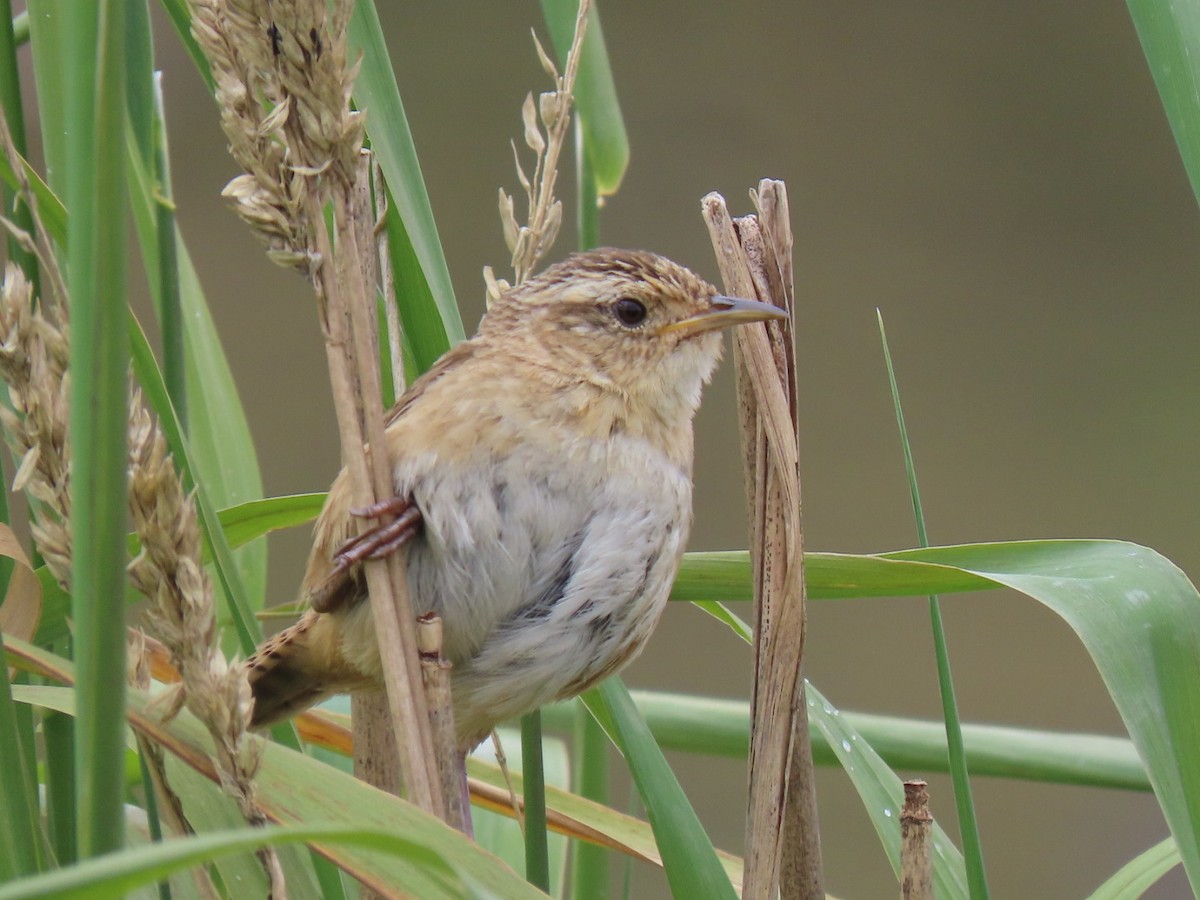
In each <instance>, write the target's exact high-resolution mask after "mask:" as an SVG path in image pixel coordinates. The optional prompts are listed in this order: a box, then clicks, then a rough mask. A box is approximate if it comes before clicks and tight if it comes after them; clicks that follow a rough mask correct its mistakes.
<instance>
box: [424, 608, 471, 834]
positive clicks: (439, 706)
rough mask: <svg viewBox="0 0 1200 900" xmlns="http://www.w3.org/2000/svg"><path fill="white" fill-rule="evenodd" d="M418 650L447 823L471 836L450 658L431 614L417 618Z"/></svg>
mask: <svg viewBox="0 0 1200 900" xmlns="http://www.w3.org/2000/svg"><path fill="white" fill-rule="evenodd" d="M417 650H418V652H419V653H420V654H421V679H422V682H423V683H424V685H425V697H426V699H427V700H428V701H429V721H430V729H431V731H432V732H433V748H434V751H435V753H436V756H437V762H438V777H439V778H440V779H441V782H442V796H444V797H445V798H446V824H447V825H449V826H450V827H452V828H457V829H458V830H459V831H461V832H463V833H464V834H466V835H468V836H469V835H471V833H472V831H471V812H470V810H469V809H468V808H467V792H466V791H465V790H464V787H465V784H464V779H465V777H466V770H465V769H464V768H463V765H462V761H461V760H460V758H459V754H458V743H457V742H456V740H455V736H454V704H453V702H452V699H451V694H450V670H451V668H452V666H451V664H450V661H449V660H447V659H446V658H445V657H444V656H442V620H441V618H440V617H439V616H437V615H435V614H434V613H426V614H425V615H423V616H421V617H419V618H418V619H417Z"/></svg>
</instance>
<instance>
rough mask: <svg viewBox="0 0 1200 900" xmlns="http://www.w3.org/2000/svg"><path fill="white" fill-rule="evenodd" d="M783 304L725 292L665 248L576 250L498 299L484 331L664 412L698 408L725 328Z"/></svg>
mask: <svg viewBox="0 0 1200 900" xmlns="http://www.w3.org/2000/svg"><path fill="white" fill-rule="evenodd" d="M785 316H786V313H785V312H784V311H783V310H782V309H779V308H778V307H775V306H772V305H770V304H766V303H759V302H757V301H753V300H740V299H734V298H729V297H722V296H720V295H719V294H718V293H717V291H716V288H714V287H713V286H712V285H710V284H709V283H708V282H706V281H704V279H702V278H700V277H699V276H697V275H695V274H693V273H692V272H690V271H689V270H687V269H685V268H684V267H683V266H680V265H677V264H676V263H673V262H671V261H670V260H668V259H665V258H663V257H661V256H656V255H655V254H652V253H644V252H640V251H632V250H614V249H602V250H594V251H590V252H588V253H577V254H574V255H572V256H570V257H568V258H567V259H565V260H564V261H563V262H560V263H558V264H556V265H553V266H551V267H549V268H548V269H546V270H545V271H543V272H542V273H540V274H539V275H536V276H534V277H533V278H531V279H529V280H528V281H526V282H525V283H524V284H521V285H519V286H517V287H516V288H513V289H511V290H509V291H507V292H506V293H505V294H504V295H502V296H501V297H500V298H499V299H498V300H496V301H495V302H494V303H493V304H492V307H491V309H490V310H489V311H488V314H487V316H486V317H485V318H484V321H483V323H482V324H481V326H480V335H481V336H484V335H486V336H489V337H492V336H495V337H499V336H501V335H504V337H505V338H506V341H505V342H506V343H508V344H509V345H510V346H514V347H520V353H521V354H522V357H523V358H524V359H525V360H527V361H529V362H532V363H534V364H536V365H539V366H542V367H544V368H545V369H548V370H551V371H552V372H555V373H558V374H559V375H560V376H562V377H563V378H567V379H577V380H579V381H581V382H586V383H588V384H589V385H592V386H594V387H596V388H599V389H601V390H602V391H607V392H610V393H611V394H613V395H615V397H617V398H620V399H621V401H622V402H624V403H626V404H631V405H636V406H638V407H643V408H644V409H645V411H646V412H653V413H655V414H656V415H657V416H659V417H661V418H664V419H674V418H676V417H677V416H679V415H683V416H686V417H688V418H690V417H691V415H692V413H694V412H695V409H696V407H697V406H698V405H699V402H700V389H701V388H702V386H703V385H704V383H705V382H707V381H708V379H709V377H710V376H711V375H712V372H713V369H714V368H715V367H716V364H717V362H718V360H719V359H720V356H721V337H720V334H719V331H720V329H723V328H726V327H728V326H731V325H737V324H739V323H743V322H756V321H763V320H766V319H773V318H774V319H779V318H784V317H785Z"/></svg>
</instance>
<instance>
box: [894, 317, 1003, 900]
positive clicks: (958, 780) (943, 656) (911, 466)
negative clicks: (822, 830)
mask: <svg viewBox="0 0 1200 900" xmlns="http://www.w3.org/2000/svg"><path fill="white" fill-rule="evenodd" d="M875 315H876V318H877V319H878V320H879V340H880V342H881V343H882V344H883V360H884V363H885V364H886V366H887V376H888V386H889V388H890V389H891V393H892V405H893V406H894V407H895V410H896V424H897V426H898V427H899V429H900V446H901V449H902V451H903V453H904V471H905V473H906V474H907V476H908V491H909V496H910V497H911V498H912V507H913V518H914V519H915V520H916V525H917V543H918V544H919V545H920V546H922V547H928V546H929V533H928V532H927V531H926V529H925V512H924V510H923V509H922V507H921V492H920V489H919V488H918V487H917V468H916V464H915V463H914V462H913V455H912V445H911V444H910V443H909V440H908V428H907V427H906V426H905V424H904V410H903V408H902V407H901V405H900V389H899V387H898V386H897V384H896V370H895V367H894V366H893V365H892V353H891V350H890V348H889V347H888V342H887V333H886V332H885V331H884V328H883V314H882V313H880V312H879V310H876V311H875ZM929 625H930V630H931V631H932V632H933V651H934V659H935V660H936V662H937V673H938V690H939V691H940V693H941V701H942V717H943V718H944V719H945V722H946V747H947V751H948V753H949V756H950V776H951V779H952V781H953V783H954V805H955V808H956V810H957V812H958V829H959V834H960V835H961V836H962V842H963V854H964V856H965V857H966V864H967V880H968V882H969V883H970V887H971V897H972V898H974V900H986V898H987V897H988V893H989V892H988V884H987V872H986V869H985V867H984V864H983V843H982V841H981V840H980V838H979V820H978V817H977V816H976V815H975V798H974V796H973V794H972V792H971V777H970V773H969V771H968V769H967V754H966V751H965V750H964V749H963V736H962V722H961V721H960V719H959V716H958V699H957V697H956V696H955V691H954V677H953V675H952V674H951V672H950V648H949V646H948V645H947V643H946V629H945V627H944V626H943V624H942V609H941V605H940V604H939V603H938V598H937V595H936V594H930V595H929Z"/></svg>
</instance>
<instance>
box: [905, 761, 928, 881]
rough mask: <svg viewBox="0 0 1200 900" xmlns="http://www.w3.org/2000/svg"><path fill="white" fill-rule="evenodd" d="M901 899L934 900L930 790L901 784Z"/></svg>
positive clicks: (917, 783) (918, 783)
mask: <svg viewBox="0 0 1200 900" xmlns="http://www.w3.org/2000/svg"><path fill="white" fill-rule="evenodd" d="M900 896H901V897H903V898H904V900H933V816H932V815H931V814H930V812H929V786H928V785H927V784H925V782H924V781H906V782H904V809H903V810H902V811H901V813H900Z"/></svg>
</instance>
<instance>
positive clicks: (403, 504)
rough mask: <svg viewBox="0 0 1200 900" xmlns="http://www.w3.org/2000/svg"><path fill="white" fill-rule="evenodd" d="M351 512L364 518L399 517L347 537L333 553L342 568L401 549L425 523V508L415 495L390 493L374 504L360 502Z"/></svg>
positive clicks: (337, 567)
mask: <svg viewBox="0 0 1200 900" xmlns="http://www.w3.org/2000/svg"><path fill="white" fill-rule="evenodd" d="M350 515H352V516H357V517H359V518H363V519H378V518H380V517H382V516H395V518H394V519H392V520H391V521H390V522H383V523H381V524H379V525H376V526H374V527H373V528H368V529H367V530H366V531H364V532H363V533H362V534H359V535H355V536H354V537H352V538H350V539H349V540H347V541H344V542H343V543H342V544H341V545H340V546H339V547H338V548H337V549H336V550H335V551H334V553H333V563H334V567H335V568H336V569H337V570H339V571H344V570H346V569H348V568H350V566H352V565H354V564H355V563H360V562H362V561H364V560H367V559H379V558H381V557H384V556H387V555H388V554H389V553H392V552H394V551H396V550H398V549H400V548H401V547H403V546H404V545H405V544H406V543H408V541H409V540H410V539H411V538H412V536H413V535H414V534H416V533H417V529H418V528H419V527H420V525H421V510H420V509H418V508H417V505H416V504H415V503H413V502H412V500H411V499H408V498H405V497H390V498H388V499H387V500H380V501H379V502H378V503H372V504H371V505H370V506H360V507H358V508H356V509H351V510H350Z"/></svg>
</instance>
